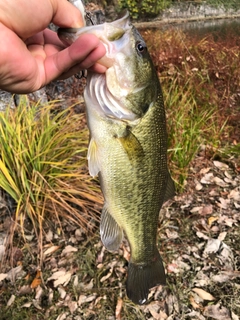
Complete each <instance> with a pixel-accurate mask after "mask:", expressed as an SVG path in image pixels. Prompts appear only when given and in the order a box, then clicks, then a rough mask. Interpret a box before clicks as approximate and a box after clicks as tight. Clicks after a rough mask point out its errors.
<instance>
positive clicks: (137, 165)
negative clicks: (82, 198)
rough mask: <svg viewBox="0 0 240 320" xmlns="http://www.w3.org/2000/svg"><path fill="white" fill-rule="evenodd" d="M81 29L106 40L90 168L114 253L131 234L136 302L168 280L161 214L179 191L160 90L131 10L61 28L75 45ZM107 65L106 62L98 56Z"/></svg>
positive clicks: (89, 105)
mask: <svg viewBox="0 0 240 320" xmlns="http://www.w3.org/2000/svg"><path fill="white" fill-rule="evenodd" d="M83 33H93V34H95V35H96V36H97V37H98V38H99V39H100V40H101V41H102V42H103V44H104V45H105V46H106V50H107V53H106V57H105V58H104V59H103V60H102V63H106V64H107V65H108V67H109V68H108V69H107V71H106V74H96V73H90V72H89V73H88V76H87V85H86V88H85V93H84V99H85V102H86V111H87V122H88V127H89V130H90V143H89V149H88V166H89V172H90V174H91V175H92V176H97V175H98V176H99V180H100V185H101V190H102V192H103V195H104V199H105V202H104V207H103V210H102V215H101V223H100V234H101V240H102V242H103V244H104V246H105V247H106V248H107V249H108V250H110V251H115V250H117V249H118V248H119V246H120V244H121V242H122V238H123V236H124V235H125V236H126V237H127V239H128V242H129V245H130V249H131V258H130V261H129V265H128V276H127V281H126V290H127V295H128V297H129V298H130V299H131V300H132V301H133V302H134V303H137V304H143V303H145V302H146V301H147V298H148V293H149V289H150V288H152V287H154V286H156V285H160V284H163V285H164V284H165V283H166V277H165V271H164V267H163V263H162V259H161V257H160V254H159V251H158V249H157V244H156V242H157V228H158V218H159V212H160V209H161V206H162V204H163V203H164V201H166V200H167V199H169V198H170V197H171V196H173V195H174V192H175V191H174V183H173V181H172V179H171V177H170V174H169V171H168V167H167V132H166V120H165V111H164V104H163V96H162V91H161V87H160V83H159V79H158V75H157V73H156V71H155V68H154V65H153V63H152V60H151V58H150V55H149V53H148V50H147V47H146V43H145V42H144V40H143V38H142V36H141V35H140V34H139V32H138V31H137V30H136V28H135V27H134V26H133V25H132V24H131V22H130V19H129V15H128V13H126V14H125V16H123V17H122V18H120V19H118V20H116V21H114V22H111V23H104V24H102V25H96V26H91V27H85V28H82V29H60V30H59V37H60V39H62V40H64V41H65V42H66V41H67V42H68V43H69V44H70V43H71V42H73V41H75V39H76V38H77V37H79V35H81V34H83ZM100 63H101V61H100Z"/></svg>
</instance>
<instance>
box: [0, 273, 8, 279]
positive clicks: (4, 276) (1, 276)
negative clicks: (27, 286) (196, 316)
mask: <svg viewBox="0 0 240 320" xmlns="http://www.w3.org/2000/svg"><path fill="white" fill-rule="evenodd" d="M7 277H8V274H7V273H0V281H3V280H4V279H6V278H7Z"/></svg>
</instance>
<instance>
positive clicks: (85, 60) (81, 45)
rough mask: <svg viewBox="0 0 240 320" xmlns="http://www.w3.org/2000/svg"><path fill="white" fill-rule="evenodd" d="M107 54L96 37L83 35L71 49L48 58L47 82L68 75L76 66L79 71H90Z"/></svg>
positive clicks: (46, 68) (46, 64)
mask: <svg viewBox="0 0 240 320" xmlns="http://www.w3.org/2000/svg"><path fill="white" fill-rule="evenodd" d="M46 52H47V48H46ZM105 53H106V49H105V47H104V46H103V44H101V42H100V41H99V39H98V38H97V37H95V36H94V35H82V36H81V37H79V38H78V39H77V40H76V41H75V42H74V43H73V44H72V45H71V46H70V47H68V48H66V49H64V50H62V51H61V52H59V53H57V54H55V55H50V56H48V57H47V58H46V60H45V74H46V80H47V82H50V81H52V80H53V79H56V78H58V77H59V76H60V75H61V74H62V73H65V74H66V73H67V72H69V70H70V69H72V68H74V67H75V66H76V65H77V66H78V71H79V68H80V69H82V70H83V69H88V68H90V67H91V66H93V65H94V64H95V63H96V62H97V61H98V60H99V59H100V58H101V57H103V56H104V55H105ZM74 70H75V69H74Z"/></svg>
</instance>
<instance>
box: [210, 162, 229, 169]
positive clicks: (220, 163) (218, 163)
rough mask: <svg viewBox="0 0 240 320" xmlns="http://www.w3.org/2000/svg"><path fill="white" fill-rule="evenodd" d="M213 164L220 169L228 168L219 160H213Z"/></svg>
mask: <svg viewBox="0 0 240 320" xmlns="http://www.w3.org/2000/svg"><path fill="white" fill-rule="evenodd" d="M213 164H214V165H215V167H217V168H219V169H221V170H226V169H228V168H229V166H228V165H227V164H226V163H223V162H220V161H213Z"/></svg>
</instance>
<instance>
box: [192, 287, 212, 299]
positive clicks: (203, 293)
mask: <svg viewBox="0 0 240 320" xmlns="http://www.w3.org/2000/svg"><path fill="white" fill-rule="evenodd" d="M192 291H194V292H195V293H197V294H198V295H199V297H200V298H202V299H203V300H207V301H213V300H215V298H214V296H212V295H211V294H210V293H209V292H207V291H205V290H203V289H201V288H193V289H192Z"/></svg>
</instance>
